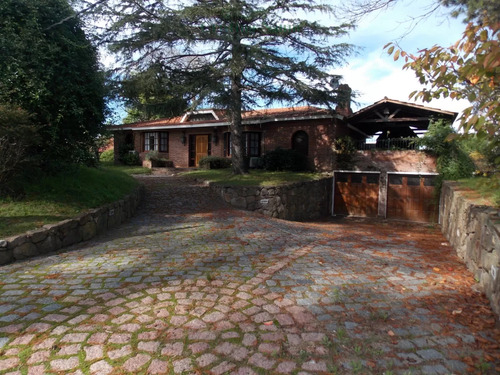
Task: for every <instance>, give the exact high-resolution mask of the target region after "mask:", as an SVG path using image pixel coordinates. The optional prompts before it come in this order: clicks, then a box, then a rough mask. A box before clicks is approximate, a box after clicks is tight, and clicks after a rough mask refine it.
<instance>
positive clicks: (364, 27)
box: [335, 0, 468, 112]
mask: <svg viewBox="0 0 500 375" xmlns="http://www.w3.org/2000/svg"><path fill="white" fill-rule="evenodd" d="M435 2H436V0H434V1H432V0H419V1H414V0H410V1H408V0H399V1H398V2H397V3H396V5H395V6H392V7H390V8H389V9H386V10H381V11H378V12H376V13H373V14H371V15H369V16H366V17H365V18H363V19H362V20H361V21H359V24H358V27H357V29H356V30H355V31H353V32H351V33H350V35H349V37H348V38H346V39H345V41H346V42H348V43H351V44H354V45H356V46H359V47H361V50H360V51H359V54H358V55H357V56H354V57H351V58H350V59H349V64H348V65H346V66H344V67H342V68H340V69H338V70H335V71H336V72H338V74H340V75H342V76H343V80H342V82H343V83H347V84H348V85H349V86H350V87H351V88H352V89H353V90H354V91H356V92H357V93H358V97H357V98H355V101H357V102H358V103H353V104H352V109H353V110H354V111H356V110H358V109H360V108H363V107H365V106H367V105H371V104H373V103H375V102H377V101H379V100H381V99H383V98H384V97H388V98H389V99H395V100H401V101H406V102H412V103H416V104H423V105H426V106H429V107H433V108H439V109H443V110H448V111H455V112H460V111H461V110H463V109H464V108H465V107H467V106H468V102H467V101H460V102H459V101H456V100H451V99H440V100H433V101H431V102H430V103H423V102H422V101H417V102H415V101H414V100H413V99H411V100H410V99H409V94H410V93H411V92H412V91H415V90H418V89H421V88H422V85H421V84H420V83H419V82H418V79H417V78H416V77H415V73H414V72H413V71H412V70H403V69H402V67H403V65H404V60H402V59H400V60H399V61H397V62H395V61H394V59H393V57H392V56H389V55H388V54H387V52H386V51H385V50H384V49H383V47H384V45H386V44H387V43H389V42H397V43H398V45H400V46H401V47H402V48H403V50H405V51H407V52H409V53H413V54H416V53H417V52H418V50H420V49H422V48H429V47H432V46H433V45H436V44H438V45H441V46H443V47H448V46H451V45H452V44H454V43H455V42H456V41H457V40H459V39H460V38H461V36H462V33H463V31H464V30H465V24H464V23H463V22H462V21H461V20H458V19H454V18H452V17H450V16H449V13H448V11H447V9H446V8H442V7H441V8H440V11H438V12H435V13H433V14H431V15H430V16H428V17H425V18H424V19H422V20H420V21H419V22H418V23H417V24H415V23H414V22H411V17H415V16H418V15H424V14H426V13H427V11H428V10H429V7H430V6H432V5H433V4H435Z"/></svg>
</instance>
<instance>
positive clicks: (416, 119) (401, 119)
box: [356, 117, 430, 124]
mask: <svg viewBox="0 0 500 375" xmlns="http://www.w3.org/2000/svg"><path fill="white" fill-rule="evenodd" d="M423 121H430V119H429V117H399V118H390V119H371V120H361V121H358V122H356V123H358V124H361V123H363V124H365V123H366V124H368V123H381V122H387V123H391V122H423Z"/></svg>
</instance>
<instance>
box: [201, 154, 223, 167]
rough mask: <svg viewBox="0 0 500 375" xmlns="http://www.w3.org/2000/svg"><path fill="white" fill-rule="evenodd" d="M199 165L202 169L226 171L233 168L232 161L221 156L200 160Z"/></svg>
mask: <svg viewBox="0 0 500 375" xmlns="http://www.w3.org/2000/svg"><path fill="white" fill-rule="evenodd" d="M199 165H200V168H202V169H224V168H229V167H230V166H231V159H226V158H223V157H220V156H205V157H203V158H201V159H200V164H199Z"/></svg>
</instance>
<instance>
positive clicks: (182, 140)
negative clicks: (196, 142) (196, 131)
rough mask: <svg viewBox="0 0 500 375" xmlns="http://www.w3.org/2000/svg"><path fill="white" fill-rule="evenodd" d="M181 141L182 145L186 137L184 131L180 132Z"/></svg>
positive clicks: (184, 143)
mask: <svg viewBox="0 0 500 375" xmlns="http://www.w3.org/2000/svg"><path fill="white" fill-rule="evenodd" d="M181 142H182V144H183V145H184V146H185V145H186V142H187V139H186V132H185V131H183V132H182V136H181Z"/></svg>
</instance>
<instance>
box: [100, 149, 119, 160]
mask: <svg viewBox="0 0 500 375" xmlns="http://www.w3.org/2000/svg"><path fill="white" fill-rule="evenodd" d="M99 160H100V161H101V162H103V163H112V162H113V161H114V160H115V150H113V149H111V150H106V151H103V152H101V155H100V156H99Z"/></svg>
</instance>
